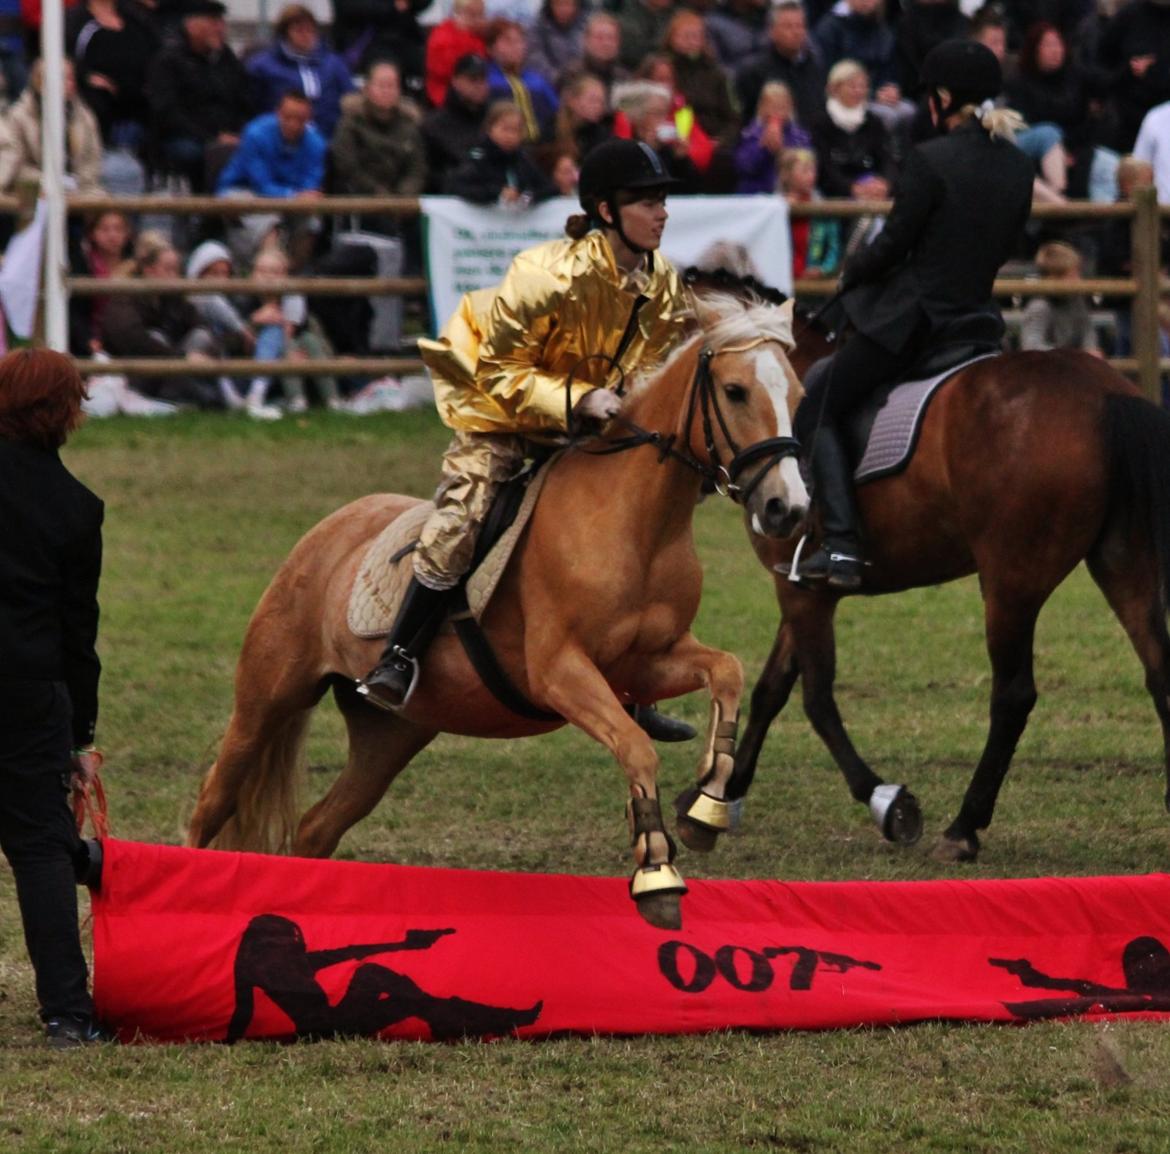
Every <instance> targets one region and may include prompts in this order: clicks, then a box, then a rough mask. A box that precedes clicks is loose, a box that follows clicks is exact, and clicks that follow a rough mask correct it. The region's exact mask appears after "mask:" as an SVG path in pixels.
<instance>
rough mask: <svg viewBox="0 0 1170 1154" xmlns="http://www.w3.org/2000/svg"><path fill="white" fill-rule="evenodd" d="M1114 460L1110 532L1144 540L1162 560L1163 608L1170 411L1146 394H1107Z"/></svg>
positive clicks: (1169, 513)
mask: <svg viewBox="0 0 1170 1154" xmlns="http://www.w3.org/2000/svg"><path fill="white" fill-rule="evenodd" d="M1105 436H1106V446H1107V451H1108V454H1109V456H1108V461H1109V512H1108V520H1107V522H1106V531H1107V532H1116V531H1120V532H1121V534H1122V535H1123V536H1124V538H1125V539H1126V540H1132V541H1144V542H1146V543H1147V545H1148V547H1149V549H1150V550H1151V551H1152V552H1153V554H1154V557H1155V558H1156V560H1157V564H1158V573H1159V578H1160V580H1159V587H1160V589H1161V592H1162V606H1163V609H1165V608H1166V606H1167V605H1170V413H1167V412H1166V411H1165V410H1163V409H1160V408H1159V407H1158V406H1157V405H1154V404H1151V402H1149V401H1148V400H1146V399H1145V398H1144V397H1137V396H1133V395H1131V394H1126V393H1111V394H1109V395H1108V396H1107V397H1106V398H1105Z"/></svg>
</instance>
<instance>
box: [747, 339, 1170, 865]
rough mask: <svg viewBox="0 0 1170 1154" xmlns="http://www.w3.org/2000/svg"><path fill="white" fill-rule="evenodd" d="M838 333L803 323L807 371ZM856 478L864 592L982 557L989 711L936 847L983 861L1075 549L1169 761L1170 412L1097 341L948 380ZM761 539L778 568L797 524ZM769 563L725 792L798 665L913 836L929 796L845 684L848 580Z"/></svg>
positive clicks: (824, 715) (835, 736)
mask: <svg viewBox="0 0 1170 1154" xmlns="http://www.w3.org/2000/svg"><path fill="white" fill-rule="evenodd" d="M826 347H827V346H826V345H825V344H824V341H823V339H822V338H821V337H820V335H819V334H818V333H817V331H816V330H815V329H811V330H810V329H806V330H805V331H804V332H803V333H801V334H800V340H799V341H798V347H797V350H796V352H795V353H794V354H793V358H792V359H793V364H794V367H796V368H797V370H798V371H799V372H801V373H802V374H803V372H804V370H805V368H807V366H808V364H809V363H811V361H812V360H814V359H816V357H817V356H818V355H820V354H822V353H823V352H824V351H826ZM857 495H858V503H859V508H860V511H861V514H862V520H863V523H864V529H865V538H866V542H867V546H866V548H867V553H868V558H869V561H870V565H869V567H868V568H867V569H866V571H865V576H864V583H863V586H862V592H863V593H869V594H876V593H891V592H895V591H897V590H900V589H909V588H913V587H918V586H923V585H937V584H940V583H942V582H944V581H951V580H954V579H955V578H958V577H964V576H966V575H968V574H971V573H978V575H979V582H980V588H981V590H982V594H983V602H984V616H985V629H986V639H987V649H988V653H989V655H990V658H991V669H992V686H991V724H990V730H989V733H988V736H987V741H986V745H985V747H984V750H983V754H982V757H981V758H980V760H979V764H978V765H977V767H976V769H975V773H974V776H973V778H972V780H971V782H970V785H969V786H968V788H967V792H966V795H965V797H964V799H963V803H962V807H961V808H960V810H959V813H958V815H957V816H956V817H955V819H954V821H953V822H951V824H950V826H949V827H948V828H947V829H946V831H945V833H944V834H943V837H942V839H941V841H940V842H939V843H938V845H937V847H936V849H935V854H936V856H937V857H939V858H942V859H944V860H955V861H972V860H974V859H975V857H976V856H977V854H978V852H979V838H978V834H977V831H978V830H982V829H986V828H987V826H988V825H989V824H990V822H991V818H992V812H993V810H994V808H995V801H996V797H997V795H998V793H999V789H1000V786H1001V785H1002V784H1003V780H1004V777H1005V775H1006V774H1007V771H1008V767H1009V766H1010V764H1011V759H1012V755H1013V754H1014V752H1015V748H1016V745H1017V743H1018V741H1019V739H1020V736H1021V735H1022V733H1023V731H1024V727H1025V725H1026V723H1027V720H1028V715H1029V713H1030V712H1031V710H1032V707H1033V705H1034V704H1035V702H1036V686H1035V683H1034V680H1033V673H1032V650H1033V636H1034V631H1035V625H1036V618H1037V615H1038V614H1039V612H1040V609H1041V607H1042V606H1043V605H1044V603H1045V602H1046V601H1047V600H1048V598H1049V596H1050V595H1051V594H1052V592H1053V590H1055V589H1056V587H1057V586H1058V585H1059V584H1060V583H1061V582H1062V581H1063V580H1064V579H1065V577H1067V576H1068V575H1069V573H1070V572H1072V570H1073V569H1074V568H1075V567H1076V566H1077V565H1078V564H1079V563H1080V561H1081V560H1084V561H1085V562H1086V563H1087V565H1088V568H1089V572H1090V573H1091V574H1092V576H1093V579H1094V580H1095V581H1096V583H1097V585H1098V586H1099V587H1100V589H1101V591H1102V592H1103V593H1104V594H1105V598H1106V600H1107V601H1108V603H1109V605H1110V607H1111V608H1112V610H1113V612H1114V613H1115V614H1116V615H1117V618H1118V620H1119V621H1120V622H1121V624H1122V626H1123V628H1124V629H1125V631H1126V633H1127V635H1128V636H1129V639H1130V641H1131V643H1132V645H1133V647H1134V649H1135V650H1136V651H1137V654H1138V657H1139V659H1140V660H1141V662H1142V665H1143V666H1144V668H1145V673H1146V687H1147V689H1148V691H1149V693H1150V696H1151V697H1152V698H1153V701H1154V708H1155V709H1156V711H1157V714H1158V718H1159V720H1160V722H1161V724H1162V736H1163V743H1164V745H1165V748H1166V765H1167V773H1168V777H1170V701H1168V696H1167V695H1168V692H1170V639H1168V637H1167V632H1166V621H1165V614H1166V605H1167V588H1168V575H1170V416H1168V415H1167V414H1166V413H1164V412H1162V411H1161V410H1160V409H1158V408H1157V407H1156V406H1154V405H1153V404H1151V403H1150V402H1148V401H1146V400H1145V399H1143V398H1142V397H1141V396H1139V395H1138V393H1137V390H1136V389H1135V388H1134V387H1133V386H1132V385H1131V384H1130V383H1129V382H1128V381H1127V380H1126V379H1125V378H1124V377H1122V376H1121V375H1120V374H1118V373H1117V372H1115V371H1114V370H1113V369H1111V368H1109V367H1108V366H1107V365H1106V364H1104V363H1103V362H1102V361H1100V360H1097V359H1095V358H1093V357H1090V356H1088V355H1086V354H1083V353H1080V352H1069V351H1055V352H1043V353H1012V354H1007V355H1004V356H1001V357H996V358H992V359H990V360H985V361H981V362H978V363H976V364H973V365H971V366H969V367H967V368H965V369H963V370H962V371H960V372H959V373H958V374H957V375H955V376H954V377H952V378H951V379H950V380H949V381H948V382H946V383H945V384H944V385H943V386H942V387H941V388H940V389H939V391H938V392H937V393H936V394H935V396H934V399H933V400H932V401H931V403H930V405H929V408H928V409H927V412H926V416H925V420H924V424H923V426H922V430H921V435H920V437H919V440H918V444H917V447H916V449H915V452H914V456H913V458H912V459H911V462H910V464H909V466H908V467H907V468H906V470H905V471H904V472H903V473H901V474H899V475H896V476H890V477H886V478H883V479H881V480H875V481H873V482H869V483H866V484H864V485H862V486H860V488H859V490H858V494H857ZM752 539H753V542H754V543H755V546H756V551H757V553H758V554H759V557H760V560H761V561H762V562H763V563H764V564H765V565H766V566H767V567H768V568H769V570H774V569H775V566H776V565H777V564H782V565H785V564H787V563H788V562H789V561H790V560H791V558H792V555H793V552H794V549H795V542H794V541H792V542H779V541H764V540H762V539H761V538H760V537H759V536H757V535H753V537H752ZM774 580H775V585H776V595H777V597H778V599H779V602H780V626H779V629H778V631H777V634H776V641H775V644H774V646H773V648H772V652H771V654H770V656H769V657H768V660H767V663H766V664H765V666H764V670H763V672H762V674H761V676H760V679H759V681H758V682H757V684H756V687H755V689H754V691H753V694H752V699H751V715H750V718H749V722H748V725H747V728H746V730H745V733H744V738H743V742H742V744H741V745H740V748H739V750H738V753H737V756H736V767H735V773H734V775H733V777H732V780H731V782H730V783H729V784H728V787H727V791H726V796H727V798H728V799H729V800H731V801H735V800H737V799H742V797H743V796H744V794H745V793H746V791H747V789H748V786H749V785H750V784H751V780H752V777H753V775H754V772H755V767H756V762H757V759H758V757H759V754H760V750H761V747H762V745H763V742H764V737H765V734H766V733H767V730H768V727H769V725H770V724H771V722H772V720H773V719H774V718H775V717H776V715H777V714H778V713H779V711H780V710H781V709H782V708H783V707H784V705H785V703H786V702H787V700H788V696H789V694H790V693H791V691H792V688H793V686H794V685H795V683H796V680H797V678H798V677H799V678H800V679H801V683H802V692H803V700H804V709H805V712H806V714H807V715H808V718H809V720H810V721H811V722H812V725H813V728H814V730H815V731H816V733H817V734H818V736H819V737H820V738H821V739H822V740H823V741H824V742H825V744H826V746H827V747H828V749H829V752H830V753H831V754H832V756H833V759H834V760H835V761H836V763H837V765H838V766H839V767H840V769H841V771H842V772H843V774H844V775H845V779H846V782H847V783H848V786H849V790H850V792H851V794H852V795H853V797H854V798H855V799H856V800H858V801H860V802H862V803H866V804H868V805H869V806H870V809H871V811H872V813H873V815H874V817H875V819H876V820H877V821H878V824H879V825H880V826H881V827H882V832H883V833H884V834H885V836H886V837H887V838H889V839H890V840H893V841H898V842H902V843H904V844H909V843H912V842H913V841H915V840H917V838H918V836H919V834H920V832H921V827H922V821H921V815H920V813H919V809H918V805H917V802H916V801H915V799H914V797H913V795H911V794H910V793H909V791H908V790H906V789H905V788H904V787H902V786H897V785H887V784H885V783H884V782H883V781H882V779H881V778H880V777H878V776H877V774H875V773H874V771H873V770H872V769H871V768H870V767H869V765H867V764H866V762H865V761H864V760H863V759H862V758H861V756H860V755H859V754H858V752H857V750H856V749H855V748H854V746H853V743H852V742H851V741H850V739H849V736H848V734H847V733H846V731H845V726H844V724H843V722H842V719H841V715H840V713H839V712H838V709H837V705H836V702H835V701H834V699H833V679H834V674H835V651H834V635H833V615H834V611H835V610H836V607H837V602H838V600H839V597H838V596H837V595H834V593H833V592H832V591H830V590H828V589H827V588H825V587H821V588H817V587H809V586H801V585H796V584H793V583H791V582H790V581H788V580H787V578H786V577H784V576H781V575H779V574H778V573H774ZM1167 805H1168V807H1170V780H1168V794H1167Z"/></svg>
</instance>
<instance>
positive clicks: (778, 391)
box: [752, 345, 808, 528]
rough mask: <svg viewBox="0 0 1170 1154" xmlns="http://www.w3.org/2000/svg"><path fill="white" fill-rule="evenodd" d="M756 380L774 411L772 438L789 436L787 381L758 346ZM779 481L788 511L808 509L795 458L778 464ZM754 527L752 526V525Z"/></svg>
mask: <svg viewBox="0 0 1170 1154" xmlns="http://www.w3.org/2000/svg"><path fill="white" fill-rule="evenodd" d="M755 366H756V379H757V380H758V381H759V382H760V384H762V385H763V386H764V389H765V390H766V392H767V394H768V396H769V397H770V398H771V401H772V408H773V409H774V410H775V411H776V435H777V436H778V437H791V436H792V418H791V417H789V415H788V389H789V382H790V378H789V376H788V374H787V373H786V372H785V371H784V365H783V364H782V363H781V361H780V358H779V357H778V356H777V355H776V350H775V349H773V348H772V347H771V346H770V345H761V346H760V347H759V349H757V350H756V353H755ZM780 479H781V480H782V481H783V482H784V490H785V492H786V493H787V494H788V504H789V507H790V508H794V509H803V508H807V507H808V490H807V489H806V488H805V487H804V478H803V477H801V475H800V466H799V465H798V464H797V462H796V458H795V457H785V458H784V460H782V461H781V462H780ZM752 527H753V528H755V526H754V525H753V526H752Z"/></svg>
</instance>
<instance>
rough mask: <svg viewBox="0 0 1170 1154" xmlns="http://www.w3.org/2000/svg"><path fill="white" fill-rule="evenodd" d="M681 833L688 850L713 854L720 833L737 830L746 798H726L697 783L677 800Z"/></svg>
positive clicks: (679, 831)
mask: <svg viewBox="0 0 1170 1154" xmlns="http://www.w3.org/2000/svg"><path fill="white" fill-rule="evenodd" d="M674 812H675V814H676V815H677V817H678V836H679V838H680V839H681V841H682V843H683V845H685V846H686V847H687V849H692V850H694V851H695V852H696V853H710V852H711V851H712V850H713V849H714V848H715V843H716V842H717V841H718V840H719V835H720V834H721V833H725V832H726V831H728V830H733V829H735V828H736V827H737V826H738V825H739V823H740V821H741V820H742V817H743V798H742V797H739V798H736V799H735V800H734V801H726V800H725V799H724V798H721V797H712V796H711V795H710V794H709V793H706V792H705V791H704V790H702V789H700V788H699V787H698V786H694V787H692V788H691V789H684V790H683V791H682V793H680V794H679V795H678V797H676V798H675V799H674Z"/></svg>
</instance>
